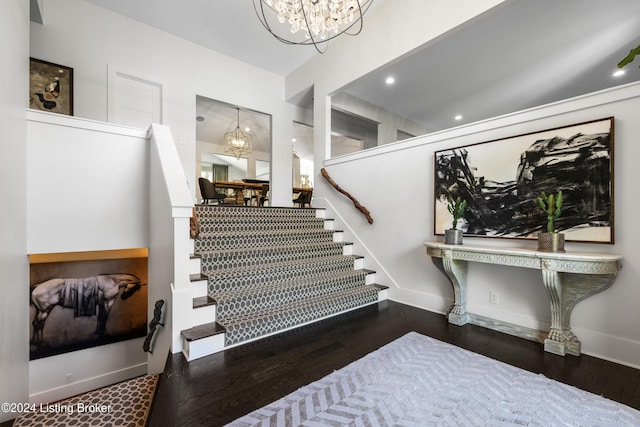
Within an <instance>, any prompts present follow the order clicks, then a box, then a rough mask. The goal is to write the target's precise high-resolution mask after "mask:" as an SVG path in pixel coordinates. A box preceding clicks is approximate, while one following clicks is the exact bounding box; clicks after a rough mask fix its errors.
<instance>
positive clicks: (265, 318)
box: [194, 206, 379, 345]
mask: <svg viewBox="0 0 640 427" xmlns="http://www.w3.org/2000/svg"><path fill="white" fill-rule="evenodd" d="M196 212H197V215H198V221H199V223H200V227H201V229H200V236H199V237H198V239H196V241H195V243H194V250H195V253H196V254H198V255H199V256H200V257H201V267H202V273H204V274H206V275H207V276H208V278H209V279H208V293H209V296H210V297H211V298H212V299H213V300H215V301H216V313H217V318H216V321H217V322H218V323H219V324H221V325H222V326H223V327H225V329H226V334H225V340H226V342H225V344H226V345H233V344H238V343H241V342H243V341H247V340H251V339H254V338H258V337H260V336H263V335H268V334H272V333H275V332H278V331H281V330H284V329H288V328H291V327H294V326H297V325H300V324H303V323H308V322H311V321H314V320H318V319H321V318H324V317H327V316H331V315H333V314H337V313H340V312H343V311H347V310H351V309H354V308H357V307H360V306H363V305H367V304H372V303H375V302H376V301H377V300H378V292H379V288H377V287H374V286H370V285H367V279H366V276H367V275H368V274H369V273H370V272H368V271H366V270H356V268H355V261H356V260H357V259H358V258H360V257H358V256H350V255H343V252H344V244H343V243H339V242H334V241H333V236H334V232H333V231H332V230H326V229H325V227H324V221H323V220H322V219H319V218H316V213H315V211H314V210H311V209H290V208H244V207H239V208H238V207H225V206H222V207H202V206H198V207H196Z"/></svg>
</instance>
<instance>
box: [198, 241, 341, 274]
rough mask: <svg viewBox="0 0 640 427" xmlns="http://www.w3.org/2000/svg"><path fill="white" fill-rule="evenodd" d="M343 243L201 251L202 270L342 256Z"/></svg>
mask: <svg viewBox="0 0 640 427" xmlns="http://www.w3.org/2000/svg"><path fill="white" fill-rule="evenodd" d="M343 247H344V245H342V244H339V243H334V242H320V243H308V244H303V245H288V246H271V247H263V248H240V249H229V250H225V251H205V252H201V253H200V255H201V257H202V272H203V273H205V274H208V273H211V272H214V271H217V270H234V269H237V268H245V267H255V266H258V265H260V264H259V263H273V262H287V261H301V260H305V259H310V258H320V257H329V256H335V257H338V256H342V253H343V251H344V250H343Z"/></svg>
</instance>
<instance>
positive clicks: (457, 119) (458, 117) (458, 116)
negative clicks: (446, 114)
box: [454, 114, 462, 121]
mask: <svg viewBox="0 0 640 427" xmlns="http://www.w3.org/2000/svg"><path fill="white" fill-rule="evenodd" d="M454 119H456V121H459V120H462V116H461V115H460V114H458V115H457V116H455V117H454Z"/></svg>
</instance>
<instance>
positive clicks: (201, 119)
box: [196, 116, 204, 122]
mask: <svg viewBox="0 0 640 427" xmlns="http://www.w3.org/2000/svg"><path fill="white" fill-rule="evenodd" d="M196 121H198V122H204V117H202V116H197V117H196Z"/></svg>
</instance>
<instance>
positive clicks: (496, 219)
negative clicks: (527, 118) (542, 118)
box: [434, 117, 614, 244]
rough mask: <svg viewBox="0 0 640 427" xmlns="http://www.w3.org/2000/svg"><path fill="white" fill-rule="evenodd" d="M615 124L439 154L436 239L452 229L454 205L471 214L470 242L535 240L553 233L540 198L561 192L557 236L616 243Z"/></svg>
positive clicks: (466, 222)
mask: <svg viewBox="0 0 640 427" xmlns="http://www.w3.org/2000/svg"><path fill="white" fill-rule="evenodd" d="M613 130H614V118H613V117H608V118H604V119H599V120H595V121H590V122H585V123H579V124H575V125H570V126H566V127H562V128H555V129H548V130H544V131H540V132H535V133H529V134H524V135H518V136H514V137H509V138H504V139H499V140H493V141H487V142H483V143H477V144H471V145H466V146H462V147H457V148H452V149H447V150H441V151H437V152H436V153H435V155H434V161H435V167H434V170H435V180H434V182H435V203H434V233H435V234H436V235H442V234H444V230H445V229H446V228H449V227H450V225H451V215H450V214H449V212H448V211H447V199H448V198H449V197H454V198H456V197H458V196H461V197H462V198H463V199H466V200H467V209H466V211H465V213H464V217H463V218H462V219H461V220H460V222H459V224H458V228H459V229H462V230H463V231H464V233H465V235H467V236H473V237H504V238H519V239H535V238H536V237H537V234H538V232H540V231H545V229H546V214H545V213H544V212H543V211H542V210H541V209H540V208H539V206H538V203H537V201H536V199H537V197H538V196H540V195H541V194H542V192H545V193H546V194H549V193H557V192H558V191H559V190H562V194H563V206H562V214H561V216H560V218H559V219H557V220H556V221H555V227H556V230H557V231H560V232H562V233H565V238H566V240H568V241H580V242H598V243H611V244H612V243H613V242H614V233H613V230H614V227H613V225H614V221H613V212H614V210H613V207H614V204H613V176H614V174H613V139H614V138H613V135H614V131H613Z"/></svg>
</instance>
